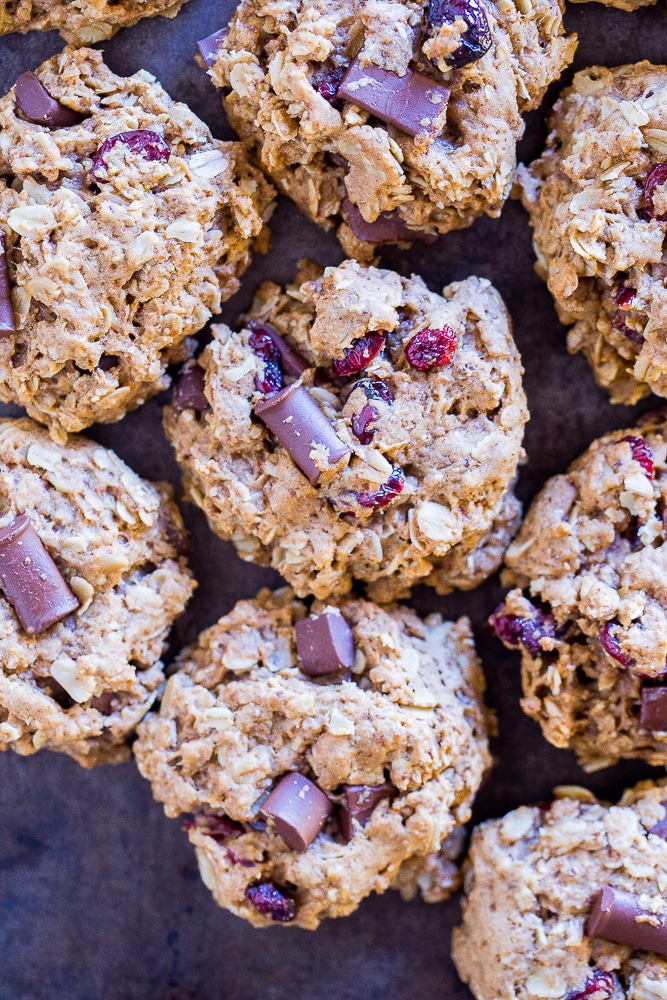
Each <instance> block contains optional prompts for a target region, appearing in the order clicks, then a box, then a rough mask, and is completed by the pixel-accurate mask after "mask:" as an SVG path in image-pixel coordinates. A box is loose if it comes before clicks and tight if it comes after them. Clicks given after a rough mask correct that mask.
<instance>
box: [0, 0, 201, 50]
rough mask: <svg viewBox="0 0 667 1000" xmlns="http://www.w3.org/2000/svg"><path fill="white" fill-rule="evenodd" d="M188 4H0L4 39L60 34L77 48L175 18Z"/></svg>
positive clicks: (32, 0)
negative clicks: (144, 22) (143, 22)
mask: <svg viewBox="0 0 667 1000" xmlns="http://www.w3.org/2000/svg"><path fill="white" fill-rule="evenodd" d="M185 2H186V0H120V2H119V0H0V35H6V34H8V33H9V32H11V31H24V32H25V31H33V30H37V31H59V32H60V34H61V35H62V36H63V38H65V39H66V40H67V41H68V42H71V43H72V44H73V45H92V43H93V42H99V41H102V39H104V38H111V36H112V35H115V33H116V32H117V31H118V30H119V29H120V28H128V27H130V25H132V24H136V23H137V21H139V20H140V19H141V18H142V17H155V15H156V14H163V15H164V16H165V17H175V16H176V14H177V13H178V11H179V10H180V8H181V7H182V6H183V4H184V3H185Z"/></svg>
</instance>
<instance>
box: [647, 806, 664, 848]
mask: <svg viewBox="0 0 667 1000" xmlns="http://www.w3.org/2000/svg"><path fill="white" fill-rule="evenodd" d="M660 805H661V806H663V808H664V810H665V818H664V819H660V820H658V822H657V823H656V824H655V826H652V827H651V829H650V830H649V833H654V834H655V836H656V837H662V839H663V840H667V802H661V803H660Z"/></svg>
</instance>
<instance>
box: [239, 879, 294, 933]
mask: <svg viewBox="0 0 667 1000" xmlns="http://www.w3.org/2000/svg"><path fill="white" fill-rule="evenodd" d="M245 898H246V899H247V900H248V902H250V903H252V905H253V906H254V907H255V909H257V910H259V912H260V913H263V914H264V916H266V917H268V916H270V917H271V919H272V920H276V921H277V922H278V923H281V924H288V923H289V922H290V921H291V920H294V918H295V916H296V904H295V902H294V900H293V899H292V897H291V896H288V895H287V894H286V893H284V892H281V891H280V889H278V888H277V887H276V886H275V885H273V883H272V882H260V883H259V885H249V886H248V888H247V889H246V891H245Z"/></svg>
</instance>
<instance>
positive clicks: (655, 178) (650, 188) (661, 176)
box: [644, 163, 667, 222]
mask: <svg viewBox="0 0 667 1000" xmlns="http://www.w3.org/2000/svg"><path fill="white" fill-rule="evenodd" d="M665 181H667V163H658V164H657V166H655V167H653V169H652V170H649V172H648V176H647V177H646V180H645V182H644V205H645V206H646V211H647V212H648V214H649V217H650V218H651V219H655V220H656V222H667V215H656V214H655V209H654V208H653V192H654V191H655V189H656V188H657V187H660V186H661V185H662V184H664V183H665Z"/></svg>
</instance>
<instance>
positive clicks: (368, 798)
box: [338, 781, 398, 841]
mask: <svg viewBox="0 0 667 1000" xmlns="http://www.w3.org/2000/svg"><path fill="white" fill-rule="evenodd" d="M397 795H398V789H397V788H396V786H395V785H392V783H391V781H385V782H384V783H383V784H382V785H345V806H344V807H343V808H342V809H341V810H340V812H339V814H338V822H339V823H340V830H341V833H342V834H343V837H344V838H345V840H347V841H350V840H352V837H353V836H354V832H355V830H354V824H353V822H352V821H353V820H356V821H357V823H358V824H359V825H360V826H362V827H364V826H366V824H367V823H368V821H369V819H370V818H371V815H372V812H373V810H374V809H375V807H376V805H377V804H378V802H381V801H382V800H383V799H394V798H396V796H397Z"/></svg>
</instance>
